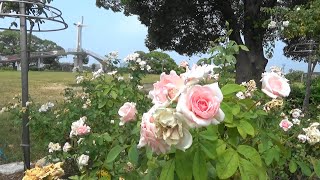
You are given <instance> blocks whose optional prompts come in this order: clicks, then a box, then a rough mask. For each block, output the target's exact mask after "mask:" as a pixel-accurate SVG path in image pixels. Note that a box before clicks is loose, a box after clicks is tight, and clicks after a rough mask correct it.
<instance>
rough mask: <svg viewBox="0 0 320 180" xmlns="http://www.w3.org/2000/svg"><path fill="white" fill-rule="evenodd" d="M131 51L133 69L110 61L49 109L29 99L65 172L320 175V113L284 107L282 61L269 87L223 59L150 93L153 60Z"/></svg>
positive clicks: (225, 50)
mask: <svg viewBox="0 0 320 180" xmlns="http://www.w3.org/2000/svg"><path fill="white" fill-rule="evenodd" d="M218 47H219V48H215V49H218V50H219V52H216V51H213V52H212V55H213V57H212V59H215V58H219V59H220V60H222V61H221V64H226V62H224V61H228V63H230V66H231V67H232V66H233V65H234V63H232V62H231V61H230V59H231V60H232V59H233V58H231V57H233V55H234V53H237V52H238V51H236V49H238V50H239V48H243V49H245V47H242V46H238V45H236V44H235V43H233V42H228V43H227V45H226V46H218ZM231 49H232V51H230V50H231ZM230 52H232V53H230ZM222 54H223V55H222ZM225 56H228V57H229V58H225ZM222 57H224V58H222ZM126 61H127V62H128V68H127V69H126V73H128V74H129V75H124V74H122V72H120V71H119V72H117V71H112V72H107V73H106V74H105V73H103V72H102V71H101V70H100V71H99V72H95V73H94V74H93V75H92V76H94V78H92V76H89V75H86V74H81V75H80V74H79V76H82V78H77V81H78V83H79V86H80V87H82V89H81V90H79V89H67V90H66V96H65V101H64V102H63V103H62V104H58V105H55V106H52V107H51V108H48V109H47V111H45V112H42V111H41V112H39V111H38V110H39V107H41V106H40V105H37V104H36V103H32V104H30V106H28V107H27V108H28V110H29V112H30V117H29V119H30V126H31V129H32V131H34V135H35V136H37V137H42V139H41V140H42V141H40V142H41V144H43V146H44V148H45V149H48V148H49V149H48V151H50V153H49V155H48V156H47V158H48V159H50V160H52V161H63V162H64V166H63V167H64V173H65V176H68V177H69V178H71V179H79V178H82V179H98V178H105V179H110V178H112V179H196V180H202V179H228V178H234V179H238V178H240V177H241V179H267V178H269V179H277V178H278V179H279V178H280V179H281V178H282V179H289V178H295V177H301V178H305V177H310V178H312V177H316V176H320V172H319V166H320V161H319V155H320V154H319V152H320V151H319V146H318V145H319V141H320V136H319V134H320V133H319V129H318V125H319V123H318V121H319V119H312V120H310V121H308V120H307V119H304V117H303V115H302V112H300V111H299V110H297V108H295V109H293V110H292V111H291V110H286V109H283V106H284V101H283V99H282V98H283V97H285V96H287V95H288V94H289V92H290V86H289V84H288V81H286V80H285V79H284V77H283V75H282V74H281V73H280V72H279V71H277V69H275V68H273V69H272V70H271V72H267V73H265V74H264V75H263V77H262V86H263V88H262V91H260V90H259V89H258V88H257V86H256V83H255V82H254V81H249V82H243V83H242V84H241V85H237V84H233V83H229V80H226V79H230V77H228V76H227V73H224V72H223V69H224V67H225V66H220V65H221V64H220V65H219V66H215V65H213V64H210V65H206V64H204V65H201V66H198V65H195V66H192V67H191V68H190V69H189V66H185V68H186V71H185V73H182V74H177V73H176V72H174V71H171V72H170V73H169V74H165V73H163V74H161V75H160V78H159V81H158V82H156V83H154V85H153V89H152V90H151V91H150V92H149V93H147V92H145V91H144V90H143V89H142V90H141V89H140V87H141V86H142V85H143V84H141V81H140V80H141V78H142V76H143V74H144V73H145V72H146V71H147V69H148V68H147V64H146V63H141V59H140V60H139V56H138V55H137V54H133V55H129V56H128V57H127V58H126ZM229 68H230V67H229ZM217 72H219V74H220V75H217ZM222 75H225V76H222ZM79 76H78V77H79ZM217 76H219V78H213V77H217ZM217 79H219V82H218V81H217ZM80 80H81V81H80ZM270 97H271V98H272V99H271V98H270ZM135 103H136V104H135ZM43 109H44V108H43ZM25 110H26V109H20V108H19V107H17V106H14V104H11V105H9V106H6V107H5V111H11V112H15V113H16V114H17V115H21V114H22V113H23V112H24V111H25ZM45 128H46V129H45ZM48 130H49V132H48ZM50 142H51V143H50ZM48 145H49V147H48ZM70 169H71V170H70Z"/></svg>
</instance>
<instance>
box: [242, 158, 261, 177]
mask: <svg viewBox="0 0 320 180" xmlns="http://www.w3.org/2000/svg"><path fill="white" fill-rule="evenodd" d="M239 159H240V160H239V170H240V174H241V179H242V180H252V179H258V174H257V168H256V167H255V166H254V165H253V164H252V163H251V162H250V161H248V160H246V159H243V158H239Z"/></svg>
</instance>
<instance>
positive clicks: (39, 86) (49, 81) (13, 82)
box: [0, 71, 75, 107]
mask: <svg viewBox="0 0 320 180" xmlns="http://www.w3.org/2000/svg"><path fill="white" fill-rule="evenodd" d="M74 79H75V74H74V73H71V72H35V71H31V72H29V94H30V96H31V97H32V99H33V100H35V101H37V102H45V101H48V100H51V101H53V100H59V99H61V98H62V95H61V93H63V90H64V89H65V88H66V87H67V86H71V85H73V84H75V80H74ZM0 84H1V86H0V94H1V96H0V107H2V106H3V105H4V104H6V103H8V102H12V98H13V97H14V96H15V95H18V94H21V75H20V72H18V71H2V72H1V71H0Z"/></svg>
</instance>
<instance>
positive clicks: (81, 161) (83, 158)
mask: <svg viewBox="0 0 320 180" xmlns="http://www.w3.org/2000/svg"><path fill="white" fill-rule="evenodd" d="M88 161H89V156H88V155H85V154H82V155H81V156H80V157H79V158H78V165H79V166H80V167H83V166H87V165H88Z"/></svg>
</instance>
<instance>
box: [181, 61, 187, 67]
mask: <svg viewBox="0 0 320 180" xmlns="http://www.w3.org/2000/svg"><path fill="white" fill-rule="evenodd" d="M179 66H180V67H183V68H187V67H188V66H189V63H188V62H187V61H181V62H180V65H179Z"/></svg>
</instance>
